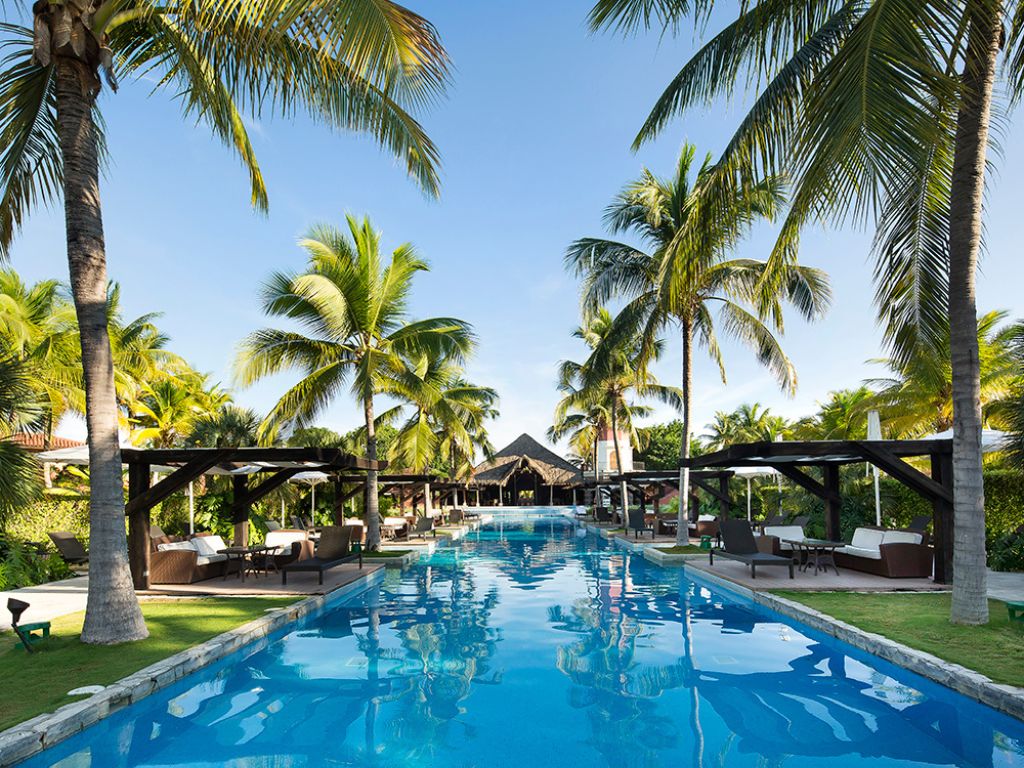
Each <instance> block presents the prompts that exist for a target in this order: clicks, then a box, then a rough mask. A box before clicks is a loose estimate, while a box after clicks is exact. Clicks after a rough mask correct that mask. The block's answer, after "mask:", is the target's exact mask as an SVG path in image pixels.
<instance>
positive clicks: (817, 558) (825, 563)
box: [782, 539, 846, 576]
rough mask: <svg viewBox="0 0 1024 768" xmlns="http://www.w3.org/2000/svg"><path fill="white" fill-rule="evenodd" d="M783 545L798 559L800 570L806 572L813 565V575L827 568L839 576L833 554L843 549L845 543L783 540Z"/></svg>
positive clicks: (825, 540) (824, 540)
mask: <svg viewBox="0 0 1024 768" xmlns="http://www.w3.org/2000/svg"><path fill="white" fill-rule="evenodd" d="M782 541H783V543H785V544H789V545H790V546H791V547H792V548H793V553H794V554H795V555H796V556H797V557H798V558H800V561H801V565H800V570H801V571H806V570H807V569H808V568H810V567H811V565H812V564H813V565H814V573H815V574H817V573H818V571H825V572H826V573H828V567H829V566H830V565H831V566H832V570H833V571H835V572H836V575H837V576H838V575H839V568H837V567H836V559H835V552H836V550H837V549H839V548H840V547H845V546H846V542H845V541H829V540H828V539H783V540H782Z"/></svg>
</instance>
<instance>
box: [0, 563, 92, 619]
mask: <svg viewBox="0 0 1024 768" xmlns="http://www.w3.org/2000/svg"><path fill="white" fill-rule="evenodd" d="M88 591H89V577H88V576H75V577H73V578H70V579H64V581H51V582H50V583H49V584H37V585H36V586H34V587H24V588H22V589H12V590H11V591H10V592H0V630H5V629H10V628H11V613H10V611H8V610H7V598H9V597H16V598H17V599H19V600H24V601H25V602H26V603H28V604H29V608H28V610H27V611H25V613H24V615H23V616H22V617H21V620H22V621H25V622H30V621H49V620H50V619H55V618H57V617H58V616H63V615H64V614H66V613H76V612H77V611H84V610H85V601H86V594H87V593H88Z"/></svg>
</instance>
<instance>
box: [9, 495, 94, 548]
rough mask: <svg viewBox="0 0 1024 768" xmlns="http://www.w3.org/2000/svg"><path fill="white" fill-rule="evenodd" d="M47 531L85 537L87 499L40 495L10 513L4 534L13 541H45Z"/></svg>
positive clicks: (84, 539)
mask: <svg viewBox="0 0 1024 768" xmlns="http://www.w3.org/2000/svg"><path fill="white" fill-rule="evenodd" d="M50 531H71V533H73V534H75V536H77V537H78V538H80V539H81V540H82V541H83V542H88V540H89V502H88V501H87V500H84V499H59V498H52V497H44V498H42V499H41V500H39V501H37V502H35V503H34V504H30V505H28V506H25V507H22V508H21V509H19V510H18V512H17V513H15V514H13V515H11V516H10V518H9V519H8V520H7V523H6V525H5V526H4V531H3V532H4V534H5V535H6V536H7V537H8V538H10V539H12V540H16V541H33V542H40V543H44V542H49V538H48V537H47V535H46V534H48V533H49V532H50Z"/></svg>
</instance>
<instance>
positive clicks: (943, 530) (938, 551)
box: [931, 453, 953, 584]
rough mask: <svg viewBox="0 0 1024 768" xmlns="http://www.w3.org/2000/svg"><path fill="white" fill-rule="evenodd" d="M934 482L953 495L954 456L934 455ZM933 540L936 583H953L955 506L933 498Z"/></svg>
mask: <svg viewBox="0 0 1024 768" xmlns="http://www.w3.org/2000/svg"><path fill="white" fill-rule="evenodd" d="M931 463H932V480H934V481H935V482H937V483H941V484H942V486H943V487H944V488H948V489H949V492H950V495H952V493H953V456H952V454H948V453H942V454H932V456H931ZM932 539H933V542H932V544H933V546H934V548H935V582H936V583H937V584H952V583H953V505H952V504H951V503H950V502H948V501H946V500H945V499H943V498H941V497H939V496H932Z"/></svg>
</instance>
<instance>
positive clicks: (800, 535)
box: [757, 525, 806, 555]
mask: <svg viewBox="0 0 1024 768" xmlns="http://www.w3.org/2000/svg"><path fill="white" fill-rule="evenodd" d="M805 538H806V535H805V534H804V528H803V526H802V525H766V526H765V527H764V533H762V534H761V535H760V536H758V537H757V548H758V550H759V551H761V552H764V553H766V554H769V555H792V554H793V547H792V545H790V544H786V541H795V540H801V539H805Z"/></svg>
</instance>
